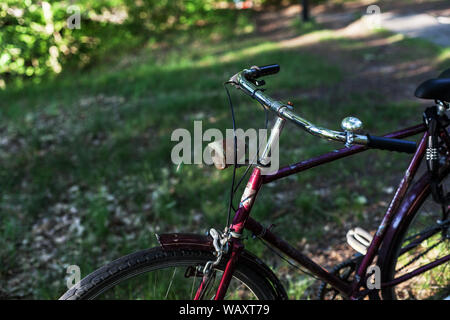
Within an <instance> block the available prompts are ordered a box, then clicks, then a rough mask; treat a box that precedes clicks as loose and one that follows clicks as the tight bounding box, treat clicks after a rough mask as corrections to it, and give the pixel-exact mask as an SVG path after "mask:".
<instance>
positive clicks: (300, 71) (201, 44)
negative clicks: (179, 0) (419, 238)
mask: <svg viewBox="0 0 450 320" xmlns="http://www.w3.org/2000/svg"><path fill="white" fill-rule="evenodd" d="M235 15H236V16H235ZM227 17H228V18H227V19H222V20H221V23H218V24H215V25H211V26H206V27H204V28H195V29H191V30H186V31H185V32H182V31H180V32H178V33H176V34H170V35H168V36H167V38H166V39H165V41H164V42H161V43H150V44H148V46H147V47H146V48H144V49H142V50H141V51H139V52H137V53H134V54H130V56H129V57H125V58H124V57H121V58H120V59H117V60H114V59H111V60H112V61H108V64H99V65H98V66H96V67H94V68H92V69H91V70H90V71H83V72H79V71H73V70H72V71H70V72H69V71H67V72H65V73H63V74H62V75H61V76H60V77H59V78H57V79H55V80H48V81H46V82H43V83H40V84H26V85H24V86H22V87H18V88H8V89H7V90H5V91H1V92H0V101H1V102H0V104H1V108H0V137H1V138H0V145H1V147H0V162H1V166H0V211H1V215H0V221H1V222H0V241H1V242H2V243H4V244H5V245H4V246H2V247H1V248H0V261H2V264H1V265H0V279H1V285H0V288H1V289H0V290H2V291H0V296H2V297H14V298H22V297H25V298H43V299H55V298H57V297H59V296H60V295H61V294H62V293H63V292H64V291H65V276H67V275H66V274H65V270H66V267H67V266H68V265H72V264H76V265H79V266H80V268H81V272H82V276H85V275H87V274H88V273H89V272H91V271H93V270H95V269H96V268H98V267H99V266H100V265H102V264H104V263H106V262H107V261H111V260H113V259H115V258H118V257H120V256H122V255H125V254H128V253H131V252H134V251H136V250H139V249H144V248H147V247H152V246H154V245H156V240H155V238H154V233H155V232H174V231H195V232H199V233H204V232H205V231H206V230H207V229H208V228H209V227H211V226H215V227H217V228H222V227H223V225H224V223H225V217H226V212H227V201H228V200H227V199H228V190H229V183H230V179H231V170H225V171H223V172H218V171H216V170H214V169H212V168H210V167H205V166H201V165H185V166H183V167H182V168H181V170H179V171H177V170H176V169H177V168H176V165H174V164H172V163H171V161H170V153H171V149H172V147H173V146H174V142H172V141H170V136H171V133H172V131H173V130H174V129H176V128H187V129H188V130H190V131H192V130H193V120H202V121H203V128H204V130H206V129H207V128H213V127H214V128H219V129H221V130H225V128H229V127H231V120H230V113H229V108H228V105H227V100H226V95H225V91H224V90H223V87H222V83H223V82H224V81H226V80H227V79H228V78H229V77H230V76H231V75H233V73H235V72H237V71H238V70H241V69H243V68H245V67H248V66H251V65H264V64H269V63H274V62H276V63H279V64H280V65H281V66H282V71H281V72H280V74H279V75H277V76H276V77H275V76H273V77H270V78H269V77H268V78H267V83H268V88H269V89H268V92H269V93H270V94H275V95H278V96H280V97H282V98H283V99H292V101H293V102H294V104H295V105H296V106H297V107H296V108H298V109H297V110H298V111H299V113H301V114H302V115H303V116H304V117H305V118H306V119H310V120H311V121H313V122H316V123H320V124H321V125H323V126H328V127H331V128H338V127H339V121H340V120H341V119H342V118H344V117H345V116H348V115H350V114H352V115H357V116H358V117H360V118H361V119H363V121H364V123H365V125H366V128H367V129H368V130H369V131H370V132H374V133H376V134H381V133H385V132H387V131H391V130H394V129H395V128H396V127H397V126H398V125H399V124H402V125H403V124H404V125H407V124H414V123H415V122H417V121H420V111H419V112H418V109H417V108H413V107H411V106H410V105H411V103H410V102H409V101H395V102H389V99H388V97H380V96H379V93H378V92H376V91H372V90H370V89H369V88H364V89H363V90H350V91H349V92H341V91H338V92H336V90H333V89H334V88H336V86H338V85H339V84H340V83H341V82H342V81H345V79H346V78H347V77H348V70H347V69H346V68H345V67H344V66H342V65H339V64H336V63H334V62H333V61H332V60H330V59H328V57H327V56H326V55H323V54H316V53H315V52H314V50H309V48H291V49H286V48H284V47H282V46H281V45H280V44H279V43H276V42H271V41H270V40H268V39H266V38H264V37H263V36H262V35H260V34H258V33H257V32H256V31H255V30H256V28H255V25H254V17H253V14H252V13H251V12H249V13H246V12H239V13H232V14H231V15H228V16H227ZM294 27H296V28H299V26H295V25H294ZM311 32H322V33H323V34H328V35H329V34H332V33H331V31H327V30H321V28H320V26H317V25H308V26H306V29H303V31H301V30H300V31H299V33H300V34H302V33H304V34H307V33H311ZM376 37H379V38H383V39H384V38H388V39H389V38H390V37H392V35H390V34H386V33H380V34H378V35H376ZM364 44H365V39H343V38H333V37H331V38H329V37H328V38H327V37H322V38H321V40H320V39H319V40H318V43H317V44H316V45H317V46H319V47H320V46H326V47H334V48H335V50H337V51H338V52H340V54H341V55H346V54H349V55H351V59H353V60H355V61H359V60H361V59H364V57H367V56H368V55H371V54H372V55H373V54H376V53H377V51H376V50H377V48H376V47H375V48H369V49H367V48H366V47H365V46H364ZM392 46H394V47H395V48H397V49H398V52H400V53H401V54H403V55H401V56H397V58H398V59H399V60H404V61H414V60H415V59H417V58H423V57H428V58H429V59H430V61H434V60H436V61H438V62H437V63H439V66H441V65H442V64H443V63H447V61H448V60H446V58H445V57H444V58H443V55H445V54H447V53H448V49H447V51H445V50H444V51H442V50H441V51H440V50H436V49H435V48H434V47H433V48H432V47H430V46H428V45H424V44H423V43H422V42H420V43H419V42H416V41H412V40H402V41H397V42H393V43H392ZM404 48H407V49H408V50H404ZM409 48H416V49H417V50H409ZM402 49H403V50H402ZM446 52H447V53H446ZM377 59H379V60H380V61H384V62H388V61H391V59H392V56H391V55H385V56H381V57H380V56H377ZM442 59H444V60H442ZM394 62H395V61H394ZM314 90H319V92H320V94H319V95H318V96H314V95H312V96H311V95H308V93H309V92H314ZM232 96H233V101H234V103H235V105H236V113H237V125H238V127H241V128H249V127H257V128H262V127H263V126H264V113H263V112H261V111H260V110H261V109H260V107H259V106H258V105H257V104H255V103H254V102H252V101H250V100H249V99H248V98H247V97H243V96H242V95H240V94H239V93H238V92H237V91H235V90H233V91H232ZM379 119H383V121H379ZM285 132H286V133H285V134H284V135H283V136H282V138H281V142H280V144H281V148H282V150H283V151H282V160H281V162H282V163H283V164H287V163H292V162H294V161H298V160H300V159H305V158H308V157H311V156H315V155H318V154H320V153H323V152H327V151H331V150H333V149H334V148H336V147H338V145H337V144H333V143H329V142H326V141H321V140H317V138H315V137H312V136H308V135H306V134H305V133H303V132H300V131H299V130H295V129H294V128H293V127H292V126H290V125H287V126H286V128H285ZM406 159H407V157H405V156H403V155H397V154H393V153H382V152H369V153H367V154H365V155H361V156H358V157H350V158H349V159H348V160H345V161H341V162H336V163H332V164H329V165H326V166H323V167H320V168H315V169H312V170H310V171H307V172H305V173H304V174H302V175H298V176H294V177H290V178H289V179H286V180H283V181H280V182H276V183H275V184H274V185H273V186H268V187H267V188H266V189H264V190H262V191H261V194H260V196H259V199H258V203H257V205H256V206H255V208H254V211H253V213H252V214H253V216H254V217H256V218H257V219H260V220H262V221H264V222H269V221H270V222H273V223H275V224H276V225H277V227H276V228H275V231H277V230H283V235H284V236H285V238H286V239H287V240H289V241H293V243H300V240H301V239H302V237H305V238H306V239H307V240H308V241H311V242H314V241H317V240H320V239H321V238H322V237H324V236H325V235H327V231H326V230H325V229H324V228H323V226H325V225H337V226H339V228H342V231H341V232H342V237H344V234H345V233H344V232H345V226H347V224H348V223H349V222H350V223H351V222H353V223H357V222H358V221H363V220H364V217H365V215H366V214H367V211H368V210H369V209H368V208H369V206H370V205H373V204H375V203H378V202H379V201H380V200H381V199H383V198H385V194H384V193H383V191H382V190H383V188H385V187H387V186H395V184H396V183H397V181H398V180H397V178H398V176H399V175H400V174H401V172H402V170H403V169H404V163H403V161H405V160H406ZM368 163H370V164H371V166H370V168H367V164H368ZM242 172H243V169H239V170H238V174H242ZM381 173H383V174H384V175H385V176H386V178H379V177H378V175H380V174H381ZM241 189H242V186H241ZM286 203H287V204H286ZM283 208H285V211H284V212H283V211H281V212H280V209H283ZM274 216H275V217H274ZM339 230H341V229H339ZM248 248H249V249H251V250H252V251H254V252H255V253H257V254H258V255H262V254H266V253H267V252H266V249H264V247H262V246H261V245H260V244H258V243H257V242H254V241H251V240H249V241H248ZM276 268H277V270H279V271H280V272H281V273H283V270H284V269H283V268H285V267H283V266H281V265H280V266H278V267H276ZM285 278H286V279H287V283H288V284H289V283H290V284H291V286H292V284H299V285H298V286H297V285H295V286H292V287H290V289H289V292H290V294H291V296H292V297H296V298H300V297H305V295H308V294H307V293H305V292H306V291H305V290H306V287H308V286H309V285H310V280H308V278H305V277H304V276H302V275H299V274H298V273H297V272H295V271H290V272H287V273H286V277H285Z"/></svg>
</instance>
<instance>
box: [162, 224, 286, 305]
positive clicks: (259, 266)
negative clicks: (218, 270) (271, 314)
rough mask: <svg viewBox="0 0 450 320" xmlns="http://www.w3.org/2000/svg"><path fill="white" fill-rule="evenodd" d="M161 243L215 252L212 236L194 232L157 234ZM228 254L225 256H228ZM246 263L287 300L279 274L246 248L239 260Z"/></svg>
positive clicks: (277, 293) (168, 246)
mask: <svg viewBox="0 0 450 320" xmlns="http://www.w3.org/2000/svg"><path fill="white" fill-rule="evenodd" d="M156 238H157V239H158V242H159V244H160V245H161V247H162V248H163V249H165V248H168V249H169V248H186V249H187V248H189V249H193V248H195V249H199V250H205V251H210V252H214V251H215V250H214V246H213V240H212V237H210V236H205V235H199V234H193V233H163V234H157V235H156ZM226 257H227V256H225V258H226ZM238 263H242V264H245V265H246V266H247V267H249V268H250V269H251V270H254V271H255V272H256V273H258V274H259V275H261V276H263V277H264V278H265V279H266V280H267V281H268V282H269V283H270V285H271V286H272V288H273V289H274V292H275V293H276V297H277V299H279V300H287V299H288V296H287V294H286V290H285V289H284V287H283V285H282V284H281V282H280V280H278V278H277V276H276V275H275V274H274V273H273V272H272V270H271V269H270V268H269V267H268V266H267V265H266V264H265V263H264V262H263V261H261V260H260V259H259V258H258V257H256V256H255V255H254V254H252V253H250V252H248V251H247V250H244V251H243V252H242V253H241V255H240V257H239V262H238Z"/></svg>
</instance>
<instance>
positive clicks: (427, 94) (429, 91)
mask: <svg viewBox="0 0 450 320" xmlns="http://www.w3.org/2000/svg"><path fill="white" fill-rule="evenodd" d="M445 73H446V71H445V72H444V73H443V74H441V77H440V78H436V79H430V80H427V81H425V82H422V83H421V84H420V85H419V86H418V87H417V89H416V92H415V93H414V95H415V96H416V97H417V98H421V99H433V100H441V101H446V102H449V101H450V78H447V77H442V75H444V74H445Z"/></svg>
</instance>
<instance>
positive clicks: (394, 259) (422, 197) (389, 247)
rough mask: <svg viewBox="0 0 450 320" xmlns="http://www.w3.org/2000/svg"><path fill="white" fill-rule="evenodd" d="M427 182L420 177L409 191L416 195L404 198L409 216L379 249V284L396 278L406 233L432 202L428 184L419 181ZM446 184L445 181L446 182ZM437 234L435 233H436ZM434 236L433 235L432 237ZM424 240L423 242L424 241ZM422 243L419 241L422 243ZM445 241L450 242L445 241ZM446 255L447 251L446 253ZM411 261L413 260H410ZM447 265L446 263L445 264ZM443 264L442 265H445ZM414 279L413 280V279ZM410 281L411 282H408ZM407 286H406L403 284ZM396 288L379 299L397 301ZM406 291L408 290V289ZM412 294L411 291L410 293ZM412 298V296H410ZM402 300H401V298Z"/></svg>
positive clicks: (390, 289) (383, 293) (389, 288)
mask: <svg viewBox="0 0 450 320" xmlns="http://www.w3.org/2000/svg"><path fill="white" fill-rule="evenodd" d="M447 174H448V171H447V172H445V174H444V175H443V176H442V177H441V179H442V180H441V181H444V180H445V178H446V177H447ZM422 179H424V180H423V181H427V180H429V179H428V175H427V174H425V175H424V176H422V178H421V179H420V180H419V181H418V182H417V183H416V185H415V186H413V188H412V189H411V193H410V194H415V195H417V196H416V197H408V196H407V197H406V198H410V200H409V201H410V204H409V206H408V208H407V209H406V210H407V211H409V214H407V215H406V217H405V219H402V221H401V223H400V224H399V226H398V228H397V231H396V232H395V233H393V235H392V236H391V237H390V238H387V239H385V240H384V241H383V243H386V247H385V248H381V250H380V252H381V254H380V258H379V262H378V265H379V266H380V270H381V282H382V283H387V282H389V281H391V280H393V279H394V278H395V277H396V272H398V270H399V269H397V264H398V258H399V252H400V250H401V248H402V245H403V244H404V241H405V238H406V237H407V236H408V237H409V236H410V235H409V233H408V231H410V232H411V230H413V226H414V223H415V222H416V221H417V220H418V219H419V217H420V215H421V214H422V215H424V214H425V213H424V206H425V203H427V201H431V202H432V195H431V191H430V189H431V188H430V185H429V183H424V182H422V183H421V180H422ZM446 182H447V181H446ZM436 234H437V233H436ZM432 236H434V234H433V235H432ZM432 236H431V235H430V237H427V238H425V240H428V239H430V238H431V237H432ZM425 240H424V241H425ZM424 241H421V243H423V242H424ZM447 241H450V240H448V239H447ZM447 245H448V244H447ZM446 252H447V254H448V250H447V251H446ZM411 260H413V259H411ZM446 263H448V262H446ZM446 263H444V265H445V264H446ZM432 270H434V269H431V270H429V271H426V272H425V273H423V274H426V273H428V272H432ZM413 279H414V278H413ZM410 281H412V280H410ZM404 285H405V286H407V284H404ZM446 286H447V287H446V288H447V289H446V290H449V288H450V283H448V282H446ZM396 288H397V290H398V286H391V287H384V288H382V289H381V298H382V299H383V300H398V299H399V296H398V293H397V292H396ZM407 290H410V291H411V289H410V288H408V289H407ZM411 292H412V291H411ZM412 296H414V295H412ZM402 299H403V298H402Z"/></svg>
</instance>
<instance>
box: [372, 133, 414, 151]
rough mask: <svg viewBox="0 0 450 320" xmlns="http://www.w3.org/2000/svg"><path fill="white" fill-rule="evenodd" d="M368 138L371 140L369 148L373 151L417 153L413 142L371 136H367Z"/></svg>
mask: <svg viewBox="0 0 450 320" xmlns="http://www.w3.org/2000/svg"><path fill="white" fill-rule="evenodd" d="M367 138H368V139H369V142H368V144H367V146H368V147H369V148H373V149H381V150H389V151H397V152H405V153H415V152H416V148H417V145H416V143H415V142H413V141H405V140H400V139H391V138H385V137H376V136H371V135H369V134H368V135H367Z"/></svg>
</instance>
